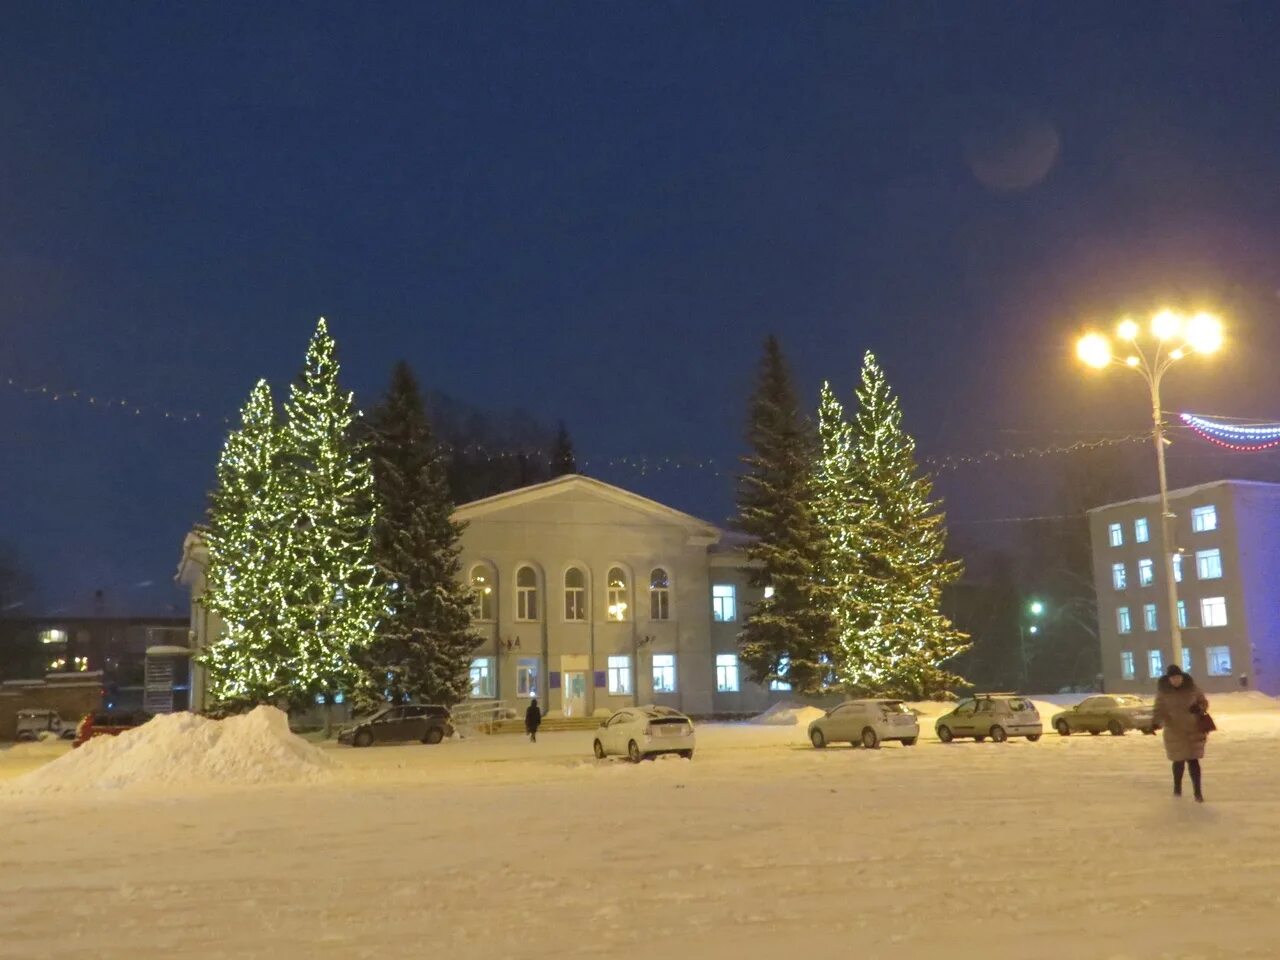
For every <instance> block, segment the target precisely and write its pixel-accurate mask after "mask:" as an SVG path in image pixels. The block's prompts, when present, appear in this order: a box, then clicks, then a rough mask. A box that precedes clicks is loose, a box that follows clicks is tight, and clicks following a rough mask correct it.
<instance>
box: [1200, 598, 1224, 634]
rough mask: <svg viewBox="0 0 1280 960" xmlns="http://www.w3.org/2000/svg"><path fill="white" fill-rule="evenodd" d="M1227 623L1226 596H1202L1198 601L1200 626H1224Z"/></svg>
mask: <svg viewBox="0 0 1280 960" xmlns="http://www.w3.org/2000/svg"><path fill="white" fill-rule="evenodd" d="M1226 625H1227V598H1226V597H1204V598H1203V599H1201V601H1200V626H1202V627H1225V626H1226Z"/></svg>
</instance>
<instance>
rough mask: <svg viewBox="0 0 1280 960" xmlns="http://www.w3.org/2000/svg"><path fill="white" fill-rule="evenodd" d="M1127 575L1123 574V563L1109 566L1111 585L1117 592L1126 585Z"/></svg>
mask: <svg viewBox="0 0 1280 960" xmlns="http://www.w3.org/2000/svg"><path fill="white" fill-rule="evenodd" d="M1128 580H1129V575H1128V574H1127V573H1126V572H1125V569H1124V564H1123V563H1113V564H1112V565H1111V583H1112V585H1113V586H1114V587H1115V588H1116V589H1117V590H1123V589H1124V588H1125V585H1126V584H1127V583H1128Z"/></svg>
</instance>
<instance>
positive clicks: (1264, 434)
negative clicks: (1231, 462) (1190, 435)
mask: <svg viewBox="0 0 1280 960" xmlns="http://www.w3.org/2000/svg"><path fill="white" fill-rule="evenodd" d="M1181 416H1182V422H1183V423H1185V424H1186V425H1187V426H1188V427H1190V428H1191V429H1192V430H1194V431H1195V432H1196V434H1197V435H1199V436H1200V437H1202V438H1204V439H1205V440H1208V441H1209V442H1210V443H1213V444H1216V445H1217V446H1219V447H1225V448H1226V449H1228V450H1235V451H1238V452H1240V453H1257V452H1259V451H1261V450H1270V449H1271V448H1273V447H1280V424H1276V423H1268V424H1259V425H1256V426H1250V425H1243V424H1235V423H1224V422H1222V421H1221V420H1210V419H1209V418H1208V417H1200V416H1196V415H1195V414H1194V413H1184V414H1182V415H1181Z"/></svg>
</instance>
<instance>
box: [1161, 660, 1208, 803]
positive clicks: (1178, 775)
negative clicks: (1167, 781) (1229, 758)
mask: <svg viewBox="0 0 1280 960" xmlns="http://www.w3.org/2000/svg"><path fill="white" fill-rule="evenodd" d="M1208 712H1209V701H1208V700H1207V699H1206V698H1205V695H1204V694H1203V693H1201V692H1200V688H1199V687H1197V686H1196V683H1195V681H1194V680H1192V679H1191V675H1190V674H1186V673H1183V672H1182V669H1181V668H1180V667H1179V666H1178V665H1177V664H1176V663H1175V664H1170V665H1169V669H1168V670H1166V671H1165V674H1164V676H1163V677H1161V678H1160V681H1159V682H1158V683H1157V684H1156V707H1155V720H1156V724H1157V725H1158V726H1160V727H1161V728H1163V730H1164V752H1165V755H1166V756H1167V757H1168V758H1169V760H1170V761H1171V762H1172V763H1173V795H1174V796H1175V797H1180V796H1182V775H1183V773H1184V771H1186V770H1188V769H1189V770H1190V771H1191V788H1192V789H1193V790H1194V791H1195V797H1196V803H1204V793H1203V792H1202V791H1201V789H1200V761H1201V760H1203V759H1204V745H1205V741H1206V740H1207V739H1208V737H1209V735H1208V733H1207V732H1206V727H1207V728H1208V729H1212V726H1211V725H1210V724H1209V723H1207V722H1204V721H1202V720H1201V717H1204V716H1207V715H1208Z"/></svg>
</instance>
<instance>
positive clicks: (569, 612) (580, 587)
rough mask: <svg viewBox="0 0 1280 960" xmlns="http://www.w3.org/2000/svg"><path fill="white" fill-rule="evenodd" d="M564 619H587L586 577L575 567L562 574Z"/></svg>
mask: <svg viewBox="0 0 1280 960" xmlns="http://www.w3.org/2000/svg"><path fill="white" fill-rule="evenodd" d="M564 618H565V619H566V620H585V619H587V575H586V574H585V573H583V572H582V571H581V570H579V569H578V568H577V567H570V568H569V569H568V570H566V571H565V572H564Z"/></svg>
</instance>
